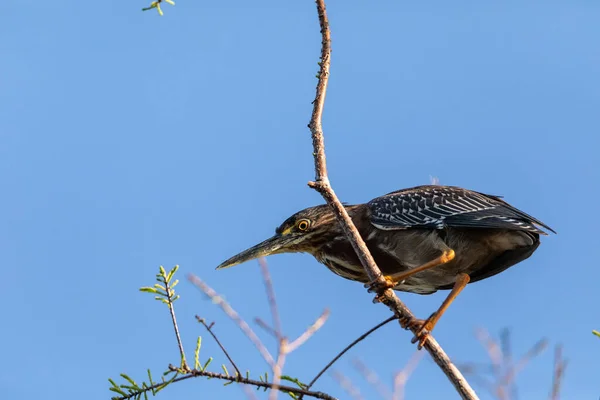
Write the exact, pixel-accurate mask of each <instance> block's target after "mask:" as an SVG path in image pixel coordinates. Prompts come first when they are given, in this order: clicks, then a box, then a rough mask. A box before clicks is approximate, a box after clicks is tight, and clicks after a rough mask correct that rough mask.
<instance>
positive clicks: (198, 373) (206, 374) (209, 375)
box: [169, 365, 337, 400]
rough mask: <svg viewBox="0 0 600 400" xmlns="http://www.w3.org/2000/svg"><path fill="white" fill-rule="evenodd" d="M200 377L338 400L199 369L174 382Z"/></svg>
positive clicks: (326, 399)
mask: <svg viewBox="0 0 600 400" xmlns="http://www.w3.org/2000/svg"><path fill="white" fill-rule="evenodd" d="M169 369H170V370H171V371H180V370H179V369H178V368H177V367H175V366H173V365H171V366H169ZM198 376H204V377H207V378H216V379H221V380H225V381H229V382H238V383H243V384H246V385H252V386H255V387H259V388H266V389H272V390H278V391H280V392H285V393H290V392H291V393H294V394H297V395H303V396H309V397H313V398H315V399H324V400H337V399H336V398H335V397H333V396H330V395H328V394H327V393H323V392H313V391H310V390H305V389H300V388H298V387H293V386H287V385H274V384H273V383H271V382H262V381H257V380H255V379H249V378H244V377H242V376H231V375H225V374H218V373H216V372H209V371H201V370H199V369H193V370H191V371H189V372H188V373H187V374H186V375H184V376H182V377H180V378H176V379H174V380H173V382H177V381H182V380H184V379H189V378H193V377H198Z"/></svg>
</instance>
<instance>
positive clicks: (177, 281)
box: [171, 279, 179, 289]
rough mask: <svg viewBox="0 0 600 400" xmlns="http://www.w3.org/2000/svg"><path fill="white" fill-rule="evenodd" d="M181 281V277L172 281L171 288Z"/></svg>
mask: <svg viewBox="0 0 600 400" xmlns="http://www.w3.org/2000/svg"><path fill="white" fill-rule="evenodd" d="M178 283H179V279H175V280H174V281H173V283H171V289H173V288H174V287H175V286H177V284H178Z"/></svg>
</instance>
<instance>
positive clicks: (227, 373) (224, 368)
mask: <svg viewBox="0 0 600 400" xmlns="http://www.w3.org/2000/svg"><path fill="white" fill-rule="evenodd" d="M221 368H222V369H223V372H225V375H227V376H229V371H227V367H226V366H225V364H221Z"/></svg>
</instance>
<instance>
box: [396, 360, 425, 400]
mask: <svg viewBox="0 0 600 400" xmlns="http://www.w3.org/2000/svg"><path fill="white" fill-rule="evenodd" d="M423 355H424V353H423V352H421V351H416V352H415V353H414V354H413V355H412V357H411V358H410V359H409V360H408V362H407V363H406V366H405V367H404V368H403V369H402V370H401V371H400V372H398V373H397V374H396V376H394V392H393V394H392V400H404V390H405V389H406V383H407V382H408V378H410V376H411V375H412V373H413V372H414V371H415V369H416V368H417V365H418V364H419V362H420V361H421V359H422V358H423Z"/></svg>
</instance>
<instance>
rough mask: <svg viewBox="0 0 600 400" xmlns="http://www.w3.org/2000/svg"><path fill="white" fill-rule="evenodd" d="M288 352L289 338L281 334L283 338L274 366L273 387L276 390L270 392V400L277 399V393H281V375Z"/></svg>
mask: <svg viewBox="0 0 600 400" xmlns="http://www.w3.org/2000/svg"><path fill="white" fill-rule="evenodd" d="M287 354H288V352H287V339H286V338H284V337H283V336H281V339H279V349H278V352H277V362H275V365H274V366H273V388H274V389H276V390H271V392H270V393H269V400H276V399H277V395H278V394H279V390H278V389H279V386H280V384H281V375H283V365H284V364H285V359H286V357H287Z"/></svg>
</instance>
